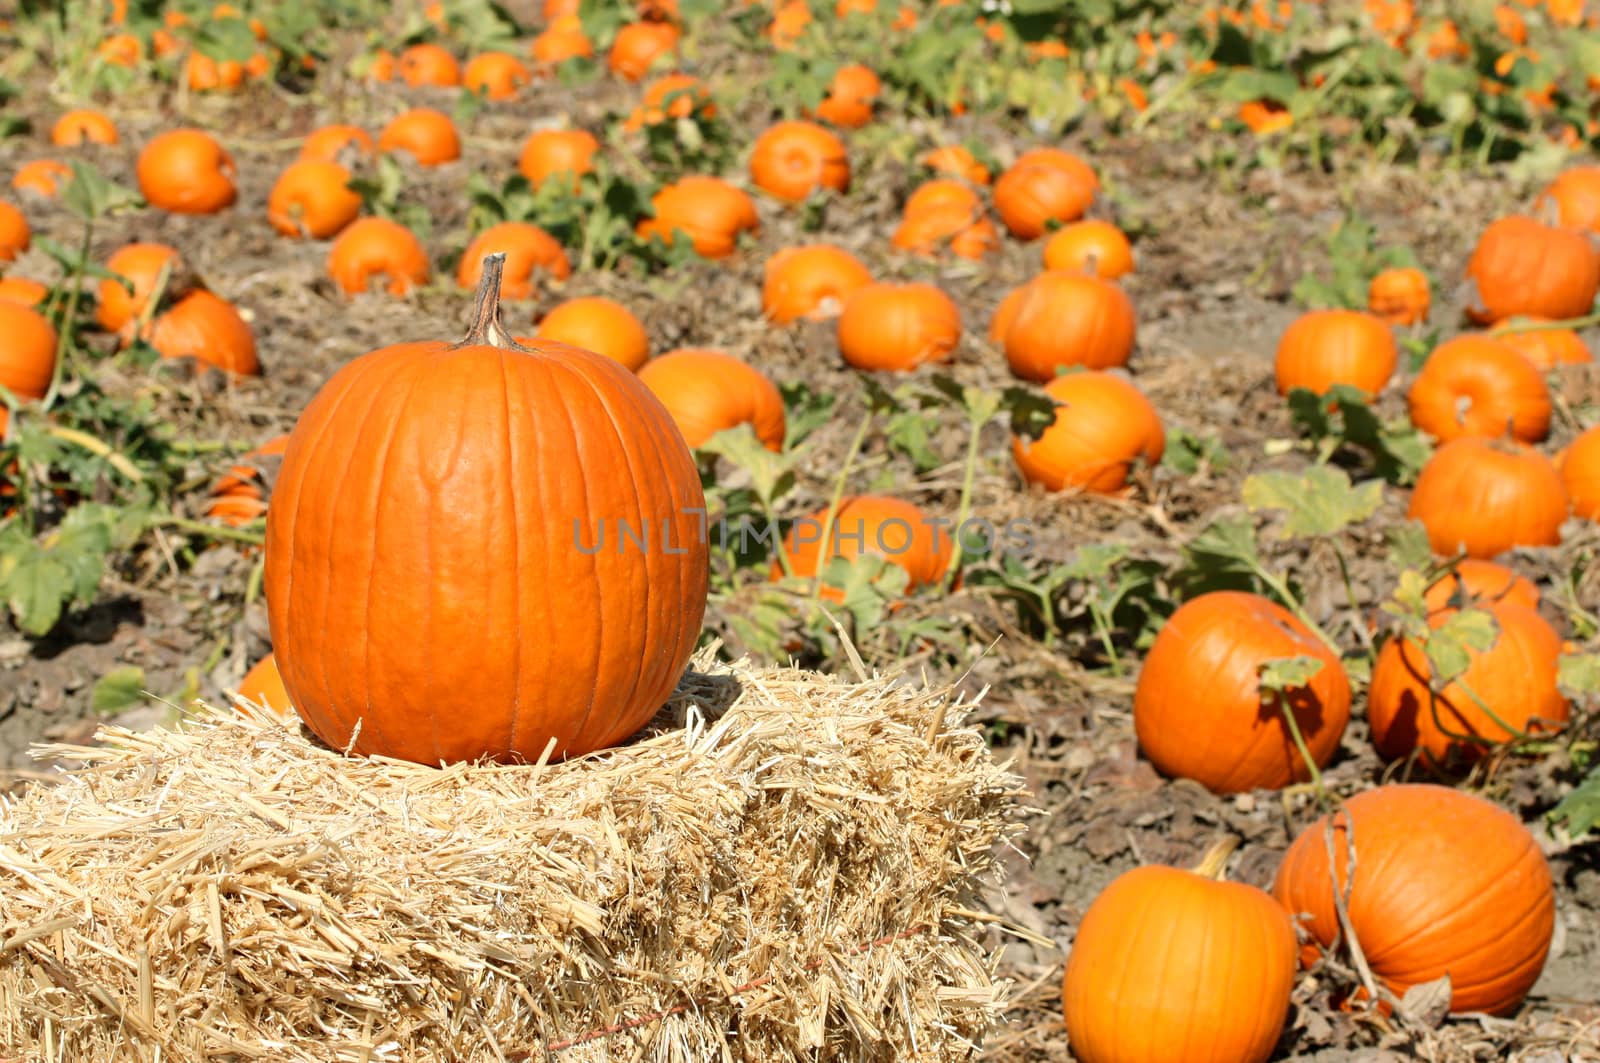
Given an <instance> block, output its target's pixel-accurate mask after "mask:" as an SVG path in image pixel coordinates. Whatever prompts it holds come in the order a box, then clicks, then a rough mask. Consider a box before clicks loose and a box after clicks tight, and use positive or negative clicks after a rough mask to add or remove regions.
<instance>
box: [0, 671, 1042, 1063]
mask: <svg viewBox="0 0 1600 1063" xmlns="http://www.w3.org/2000/svg"><path fill="white" fill-rule="evenodd" d="M967 707H968V706H965V705H963V704H962V703H961V701H960V699H959V698H956V697H954V696H953V695H952V693H951V691H949V690H940V689H928V688H926V687H921V686H914V685H912V684H909V683H906V682H904V681H899V680H895V679H892V678H886V677H873V678H871V679H867V680H864V681H862V682H860V683H854V684H852V683H847V682H843V681H840V680H837V679H832V678H829V677H826V676H821V675H816V674H812V673H806V672H801V671H797V670H790V669H785V670H759V669H756V668H753V667H751V666H750V665H749V664H748V663H745V662H740V663H738V664H734V665H731V666H727V665H720V664H716V663H715V662H714V661H713V659H712V657H711V656H710V655H709V654H703V655H701V656H700V657H698V658H697V659H696V661H695V663H694V666H693V667H692V668H691V671H690V673H689V674H688V675H687V676H686V677H685V679H684V680H683V682H682V683H681V684H680V685H679V689H678V692H677V694H676V695H675V696H674V699H673V701H672V703H671V704H670V705H669V706H668V707H667V708H666V709H665V710H663V713H662V714H661V716H659V717H658V718H657V720H656V722H655V723H654V724H653V725H652V728H651V729H650V730H649V731H647V732H646V735H645V737H643V738H641V739H640V740H638V741H636V742H634V743H633V744H631V745H629V746H626V747H624V748H621V749H617V750H612V751H609V752H606V753H603V754H597V755H594V756H590V757H587V758H584V759H581V760H577V761H574V762H568V763H559V764H542V765H539V764H536V765H519V766H497V765H457V766H454V767H450V768H445V769H439V768H426V767H419V766H417V765H411V764H402V763H394V762H384V761H381V760H361V759H350V758H346V757H343V756H341V755H340V754H338V753H336V752H333V751H330V750H328V749H326V748H324V747H322V746H321V745H319V744H318V743H317V742H316V741H315V739H313V738H311V737H310V736H309V734H308V733H307V732H305V731H304V730H303V729H302V728H301V727H300V726H299V724H298V722H297V721H295V720H294V719H293V718H292V717H290V718H287V719H282V718H277V717H274V716H271V715H270V714H268V713H265V712H262V711H259V710H258V711H256V712H255V713H244V712H239V711H236V710H235V709H202V710H200V711H198V712H197V713H195V714H193V715H192V716H191V717H189V718H188V719H186V720H185V721H183V722H182V723H181V724H180V725H179V726H178V727H177V728H175V729H173V730H156V731H149V732H132V731H127V730H121V729H117V728H105V729H103V730H102V731H101V733H100V734H99V735H98V736H97V740H98V742H99V743H100V744H98V745H96V746H94V747H64V746H54V747H43V748H41V749H40V750H39V751H38V752H39V754H40V755H41V756H48V757H50V758H52V759H55V760H56V761H58V762H66V763H68V764H69V768H68V770H66V771H65V772H64V773H63V777H62V779H61V781H60V782H58V783H53V784H40V785H35V786H33V787H31V788H30V789H28V790H27V791H26V792H25V793H24V794H22V795H21V796H20V797H15V798H10V799H7V800H6V802H5V803H4V804H3V805H0V1058H3V1057H4V1056H5V1055H6V1052H7V1050H9V1052H10V1053H12V1054H14V1055H18V1056H20V1057H21V1058H24V1059H27V1060H29V1061H30V1063H31V1061H33V1060H49V1061H55V1060H61V1061H72V1063H101V1061H112V1060H117V1061H122V1060H147V1059H160V1060H163V1061H169V1063H186V1061H190V1060H273V1061H285V1063H299V1061H323V1060H339V1061H352V1063H354V1061H369V1063H371V1061H379V1060H395V1061H405V1063H420V1061H432V1060H450V1061H454V1060H462V1061H474V1063H475V1061H479V1060H495V1061H518V1060H530V1061H531V1060H555V1061H559V1063H588V1061H598V1060H634V1061H652V1063H706V1061H713V1060H729V1061H731V1060H752V1061H756V1060H759V1061H762V1063H781V1061H786V1060H807V1061H816V1060H848V1061H852V1063H855V1061H877V1060H885V1061H886V1060H958V1059H968V1058H970V1057H971V1050H972V1046H974V1045H975V1044H977V1043H978V1042H979V1041H980V1040H981V1038H982V1037H983V1035H984V1033H985V1031H986V1030H987V1029H988V1028H989V1027H990V1026H991V1024H992V1023H993V1022H994V1021H995V1020H996V1019H997V1017H998V1015H999V1012H1000V1011H1001V1010H1002V1008H1003V1006H1004V1004H1005V993H1006V989H1007V984H1006V983H1005V982H1004V980H1002V979H1001V978H1000V977H999V976H998V975H997V973H996V962H995V957H994V955H993V951H992V949H991V948H990V947H989V946H990V944H991V943H992V942H993V940H994V938H993V935H992V934H990V933H988V931H989V930H990V929H991V924H992V922H993V917H991V916H986V915H984V914H983V913H981V912H978V911H974V910H973V909H974V908H976V906H977V903H978V902H977V900H976V898H977V897H978V896H979V895H980V893H981V890H982V889H983V887H984V886H985V885H986V884H987V883H988V882H991V881H992V880H993V879H994V878H995V877H996V876H997V874H998V871H997V864H996V860H995V850H996V847H997V846H998V845H1000V844H1004V843H1005V842H1006V841H1007V839H1009V838H1010V837H1011V836H1012V835H1013V833H1014V832H1015V831H1016V830H1017V829H1018V826H1017V818H1018V815H1019V808H1020V806H1019V803H1018V801H1017V798H1018V797H1019V795H1020V790H1019V785H1020V784H1019V780H1018V779H1016V778H1015V777H1014V776H1013V775H1011V774H1009V773H1008V772H1007V771H1006V770H1005V769H1004V768H1003V767H1002V766H999V765H996V764H995V763H994V762H993V760H992V758H991V756H990V754H989V751H988V749H987V748H986V746H985V744H984V742H983V740H982V737H981V735H979V734H978V733H977V732H976V731H975V730H974V729H972V728H970V727H966V726H964V725H963V722H962V721H963V718H964V716H965V712H966V709H967Z"/></svg>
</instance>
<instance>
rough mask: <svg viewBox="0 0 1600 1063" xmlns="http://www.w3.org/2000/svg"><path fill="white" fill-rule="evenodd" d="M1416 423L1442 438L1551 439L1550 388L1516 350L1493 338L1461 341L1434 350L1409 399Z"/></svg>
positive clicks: (1531, 440)
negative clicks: (1509, 437) (1508, 436)
mask: <svg viewBox="0 0 1600 1063" xmlns="http://www.w3.org/2000/svg"><path fill="white" fill-rule="evenodd" d="M1406 401H1407V402H1408V403H1409V404H1410V407H1411V421H1412V423H1413V424H1415V425H1416V426H1417V427H1418V428H1420V429H1422V430H1423V431H1424V432H1427V433H1428V434H1430V435H1432V436H1433V437H1434V438H1436V439H1441V440H1451V439H1459V438H1460V437H1462V436H1482V437H1484V438H1487V439H1499V438H1501V437H1502V436H1506V435H1510V436H1511V438H1513V439H1517V440H1520V441H1522V442H1524V443H1537V442H1538V441H1539V440H1541V439H1543V438H1544V437H1545V436H1547V435H1549V434H1550V409H1551V406H1550V389H1549V387H1547V386H1546V385H1545V382H1544V377H1543V376H1542V375H1540V373H1539V370H1537V369H1535V368H1534V367H1533V365H1532V363H1530V362H1529V361H1528V360H1527V359H1526V358H1524V357H1523V356H1522V355H1520V354H1518V353H1517V352H1516V350H1515V349H1513V348H1511V347H1509V346H1507V345H1506V344H1504V343H1501V342H1500V341H1498V340H1494V339H1490V338H1489V337H1487V336H1457V337H1456V338H1455V339H1453V340H1448V341H1446V342H1445V343H1441V344H1440V345H1439V346H1438V347H1436V348H1434V351H1433V353H1432V354H1431V355H1429V356H1428V362H1427V364H1426V365H1424V366H1423V367H1422V372H1420V373H1418V374H1417V378H1416V379H1415V380H1413V381H1412V382H1411V390H1410V391H1409V392H1408V393H1407V394H1406Z"/></svg>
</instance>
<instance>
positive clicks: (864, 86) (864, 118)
mask: <svg viewBox="0 0 1600 1063" xmlns="http://www.w3.org/2000/svg"><path fill="white" fill-rule="evenodd" d="M800 2H801V6H802V7H803V6H805V5H804V0H800ZM882 92H883V82H881V81H880V80H878V75H877V74H875V73H873V71H872V68H871V67H867V66H862V65H861V64H860V63H852V64H850V65H849V66H841V67H840V68H839V69H838V70H836V71H834V74H833V80H832V81H830V82H829V83H828V94H827V96H825V97H823V100H822V102H821V103H819V104H818V105H817V117H818V118H820V119H822V120H823V121H824V122H827V123H828V124H829V125H833V126H838V127H839V128H840V129H860V128H861V127H862V126H864V125H866V124H867V123H868V122H870V121H872V109H873V107H874V106H876V105H877V102H878V96H879V95H880V94H882Z"/></svg>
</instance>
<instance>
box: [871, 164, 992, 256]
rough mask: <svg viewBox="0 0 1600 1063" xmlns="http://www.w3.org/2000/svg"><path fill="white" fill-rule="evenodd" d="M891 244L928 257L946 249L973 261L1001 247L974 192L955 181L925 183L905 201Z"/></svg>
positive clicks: (990, 222)
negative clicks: (902, 213)
mask: <svg viewBox="0 0 1600 1063" xmlns="http://www.w3.org/2000/svg"><path fill="white" fill-rule="evenodd" d="M892 243H893V244H894V246H895V247H897V248H900V249H901V250H903V251H910V252H911V253H912V254H916V255H924V256H931V255H935V254H937V253H938V252H939V250H940V249H941V248H946V247H947V248H949V250H950V253H951V254H953V255H955V256H956V257H958V258H966V259H972V260H974V261H976V260H978V259H981V258H983V256H985V255H987V254H989V253H991V252H993V251H997V250H999V248H1000V232H999V230H998V229H996V228H995V225H994V222H992V221H990V220H989V219H988V218H987V217H986V216H985V215H984V211H983V203H982V201H981V200H979V199H978V196H977V193H975V192H973V191H972V190H971V189H970V188H968V187H967V186H966V185H964V184H961V183H960V182H958V181H951V180H934V181H928V182H927V183H925V184H923V185H922V186H921V187H919V188H918V189H917V190H916V191H915V192H913V193H912V194H911V198H910V199H908V200H906V206H905V212H904V215H903V217H902V220H901V222H900V227H899V228H898V229H896V230H895V233H894V237H893V240H892Z"/></svg>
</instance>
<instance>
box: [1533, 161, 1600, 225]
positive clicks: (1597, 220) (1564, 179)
mask: <svg viewBox="0 0 1600 1063" xmlns="http://www.w3.org/2000/svg"><path fill="white" fill-rule="evenodd" d="M1533 209H1534V211H1535V212H1536V213H1537V214H1538V215H1539V217H1541V218H1543V219H1545V220H1548V221H1553V222H1554V223H1555V224H1557V225H1564V226H1566V227H1567V228H1569V229H1586V230H1588V231H1589V232H1592V233H1600V166H1578V167H1574V168H1573V169H1570V170H1567V171H1565V172H1564V173H1562V174H1561V175H1560V176H1558V177H1557V178H1556V179H1555V180H1554V181H1551V182H1550V184H1549V186H1548V187H1546V188H1545V190H1544V191H1543V192H1541V193H1540V194H1539V198H1538V199H1536V200H1535V201H1534V204H1533Z"/></svg>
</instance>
